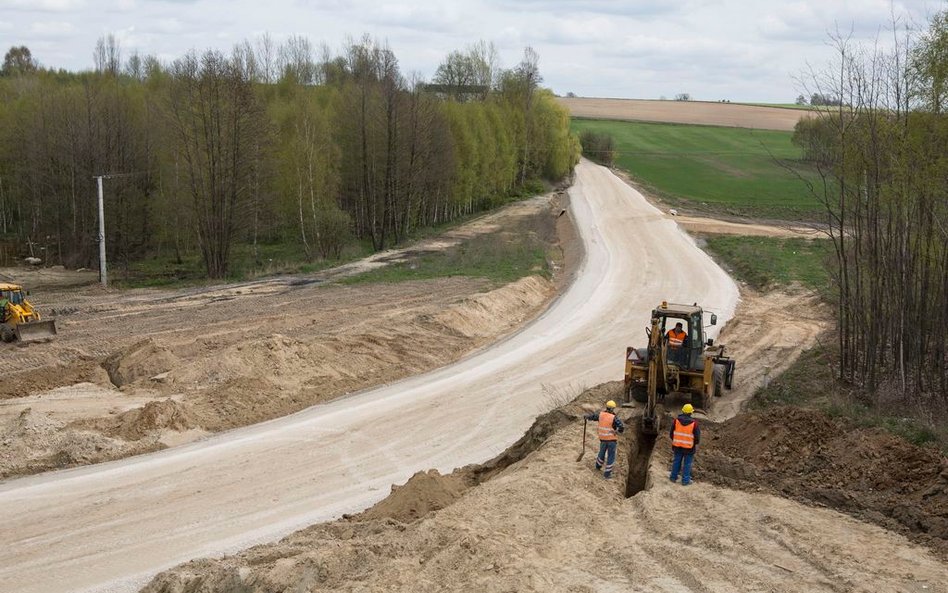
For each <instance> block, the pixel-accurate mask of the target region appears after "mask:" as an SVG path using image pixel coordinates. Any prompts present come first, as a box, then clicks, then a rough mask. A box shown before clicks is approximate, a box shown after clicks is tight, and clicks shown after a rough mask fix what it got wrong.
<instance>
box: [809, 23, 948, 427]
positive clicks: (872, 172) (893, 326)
mask: <svg viewBox="0 0 948 593" xmlns="http://www.w3.org/2000/svg"><path fill="white" fill-rule="evenodd" d="M893 29H897V27H893ZM894 37H895V39H896V43H895V48H894V49H893V50H891V51H888V52H883V51H881V50H879V49H878V48H863V47H856V46H854V45H853V44H851V43H850V42H849V41H848V40H846V39H844V38H837V39H835V42H836V49H837V57H838V62H837V63H836V64H835V65H834V67H833V68H832V69H831V70H830V71H828V72H827V73H825V74H822V75H816V76H814V78H813V79H812V84H813V85H814V86H816V87H817V90H818V91H819V92H820V93H821V94H822V95H823V96H832V97H836V98H838V99H839V105H838V106H837V108H836V109H833V110H828V111H823V112H820V116H819V117H818V118H816V119H805V120H802V121H801V122H800V124H799V125H798V126H797V130H796V132H795V135H794V142H796V143H797V144H799V145H800V146H801V147H802V148H803V149H804V152H805V154H806V155H807V158H809V159H810V160H812V161H813V162H814V163H815V164H816V165H817V166H818V167H819V170H820V172H821V174H822V179H823V184H822V186H821V187H814V188H813V189H814V191H815V192H816V193H817V195H818V196H819V197H820V198H821V200H822V202H823V204H824V205H825V207H826V212H827V214H828V221H829V224H830V226H829V232H830V236H831V238H832V240H833V244H834V246H835V253H836V263H837V266H836V273H835V280H836V285H837V289H838V296H839V300H838V307H839V308H838V317H839V331H838V339H839V342H838V345H839V351H840V357H841V358H840V375H841V377H842V378H843V379H845V380H847V381H848V382H850V383H853V384H855V385H858V386H860V387H863V388H865V389H866V391H867V392H868V393H870V394H873V395H874V397H875V401H877V402H880V401H881V402H885V401H886V400H889V401H893V400H894V401H899V402H913V403H916V404H917V405H918V406H919V408H920V409H922V410H928V413H929V414H930V413H932V412H931V410H938V409H942V410H943V409H944V404H945V403H948V348H946V345H948V306H946V303H948V114H946V108H948V92H946V91H948V12H943V13H941V14H940V15H938V16H936V17H934V18H933V19H932V20H931V22H930V23H929V24H928V27H927V29H926V30H925V31H923V32H922V34H921V35H920V36H918V37H917V38H915V37H911V36H909V35H908V34H907V33H906V34H905V35H902V34H898V33H897V34H895V35H894Z"/></svg>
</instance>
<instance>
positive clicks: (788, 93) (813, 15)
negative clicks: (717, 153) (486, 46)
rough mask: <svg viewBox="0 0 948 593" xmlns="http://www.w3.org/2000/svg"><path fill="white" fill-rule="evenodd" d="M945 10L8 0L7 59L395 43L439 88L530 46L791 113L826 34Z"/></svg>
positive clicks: (779, 0)
mask: <svg viewBox="0 0 948 593" xmlns="http://www.w3.org/2000/svg"><path fill="white" fill-rule="evenodd" d="M946 8H948V0H898V1H894V2H890V0H818V1H813V0H808V1H793V0H776V1H769V0H724V1H716V2H712V1H704V0H652V1H649V2H642V1H639V0H625V1H622V0H620V1H611V0H589V1H585V2H583V1H579V0H466V1H460V2H458V1H454V0H441V1H435V0H432V1H430V2H421V1H407V0H406V1H397V2H384V1H382V0H255V1H249V0H241V1H225V0H0V48H3V49H2V51H5V50H6V48H8V47H10V46H11V45H26V46H28V47H29V48H30V49H31V50H32V52H33V55H34V57H35V58H36V59H38V60H39V61H40V63H42V64H43V65H44V66H52V67H57V68H58V67H62V68H67V69H70V70H82V69H89V68H91V66H92V50H93V48H94V46H95V42H96V39H98V38H99V37H100V36H101V35H104V34H107V33H114V34H115V35H116V36H117V37H118V38H119V39H120V40H121V44H122V50H123V54H124V55H125V56H127V55H129V54H130V53H131V51H132V50H138V51H139V52H140V53H142V54H155V55H157V56H159V58H161V59H162V60H172V59H174V58H176V57H178V56H180V55H181V54H182V53H184V52H185V51H187V50H188V49H191V48H197V49H205V48H207V47H216V48H221V49H229V48H230V47H231V46H232V45H233V44H234V43H235V42H237V41H240V40H242V39H251V40H253V39H254V38H256V37H257V36H259V35H261V34H263V33H264V32H269V33H270V34H271V35H272V36H273V37H274V38H275V39H278V40H279V39H281V38H285V37H287V36H289V35H293V34H300V35H305V36H307V37H309V38H310V40H311V41H313V43H314V44H315V45H319V44H321V43H326V44H328V45H329V47H330V48H332V49H333V50H334V51H338V50H339V48H341V47H342V45H343V43H344V41H345V39H346V37H347V36H352V37H356V38H358V37H360V36H361V35H362V34H363V33H369V34H370V35H372V36H375V37H377V38H379V39H381V40H383V41H387V42H388V43H389V45H390V47H391V48H392V49H393V50H394V51H395V54H396V56H397V57H398V59H399V61H400V64H401V66H402V70H403V72H405V73H409V72H419V73H420V74H421V75H422V76H423V77H425V78H430V77H431V75H432V74H433V73H434V70H435V68H436V67H437V65H438V63H439V62H440V61H441V60H442V58H443V57H444V56H445V55H446V54H447V53H448V52H449V51H451V50H453V49H463V48H464V47H465V46H467V45H468V44H470V43H472V42H475V41H477V40H479V39H484V40H488V41H493V42H494V43H495V45H496V46H497V48H498V50H499V52H500V57H501V61H502V65H503V66H505V67H510V66H513V65H514V64H516V62H517V61H518V60H519V58H520V54H521V52H522V49H523V47H524V46H527V45H530V46H533V48H534V49H536V50H537V52H538V53H539V55H540V70H541V73H542V74H543V76H544V79H545V80H544V85H545V86H548V87H550V88H552V89H553V90H554V91H555V92H557V93H559V94H565V93H567V92H570V91H572V92H574V93H576V94H577V95H580V96H590V97H627V98H646V99H649V98H659V97H660V96H663V95H664V96H667V97H672V96H674V95H675V94H677V93H681V92H687V93H690V94H691V95H692V96H693V97H694V98H696V99H707V100H717V99H723V98H728V99H731V100H734V101H767V102H790V101H792V100H793V99H794V97H796V95H797V94H798V92H799V90H800V89H799V87H798V86H797V84H796V83H795V81H794V78H795V76H796V75H798V74H799V73H800V72H801V71H802V70H803V69H804V68H805V67H806V63H807V62H808V61H809V62H810V63H811V64H814V65H822V64H825V63H826V62H827V61H828V60H829V59H830V57H831V50H830V49H829V48H828V47H827V45H826V39H827V37H826V34H827V31H829V30H832V29H835V28H836V26H837V24H838V26H839V28H840V29H843V30H845V31H847V32H848V31H850V30H852V31H854V33H855V37H857V38H862V39H866V40H869V41H872V40H875V39H876V38H877V37H878V36H879V35H880V30H881V33H882V39H883V42H887V41H888V39H889V36H888V34H887V33H885V30H884V28H885V27H886V26H887V25H888V23H889V22H890V21H891V17H890V15H891V14H892V11H893V10H894V12H895V14H896V15H899V16H900V17H902V18H905V17H907V18H909V19H911V20H914V21H915V22H917V23H922V24H923V23H925V22H926V21H927V19H928V16H929V15H930V14H932V13H935V12H938V11H941V10H945V9H946Z"/></svg>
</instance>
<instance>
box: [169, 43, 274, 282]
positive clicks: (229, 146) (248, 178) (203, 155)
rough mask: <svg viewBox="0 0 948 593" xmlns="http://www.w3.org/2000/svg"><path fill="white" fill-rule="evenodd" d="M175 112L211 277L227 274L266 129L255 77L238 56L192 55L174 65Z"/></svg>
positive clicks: (172, 112)
mask: <svg viewBox="0 0 948 593" xmlns="http://www.w3.org/2000/svg"><path fill="white" fill-rule="evenodd" d="M171 75H172V81H171V87H170V93H169V103H168V114H169V119H170V122H171V124H172V126H173V128H174V131H175V135H176V140H177V151H178V152H179V153H180V155H181V159H182V162H183V165H184V172H185V176H186V178H187V184H188V187H189V190H190V194H191V199H192V206H193V208H194V212H195V221H196V224H197V234H198V238H199V240H200V246H201V252H202V254H203V256H204V263H205V267H206V269H207V274H208V276H209V277H211V278H222V277H224V276H226V275H227V272H228V266H229V263H230V248H231V244H232V241H233V238H234V235H235V233H236V231H237V229H238V227H239V225H240V224H241V223H242V222H243V221H242V220H241V213H242V212H243V209H242V206H243V205H244V203H245V201H246V199H247V196H248V195H249V193H250V188H251V184H252V181H253V169H254V165H255V163H256V158H255V154H254V152H255V147H257V146H259V143H260V139H261V137H262V136H263V135H264V133H265V126H264V125H263V121H262V109H261V107H260V105H259V103H258V100H257V97H256V95H255V94H254V91H253V87H252V83H251V80H250V79H248V78H247V76H246V71H245V70H244V69H243V68H241V66H240V64H239V61H238V60H237V59H235V58H233V57H232V58H227V57H225V56H224V55H222V54H221V53H219V52H216V51H207V52H205V53H204V54H203V55H202V56H200V57H198V56H197V55H196V54H195V53H193V52H192V53H190V54H188V55H187V56H185V57H184V58H181V59H179V60H177V61H175V63H174V64H173V65H172V67H171Z"/></svg>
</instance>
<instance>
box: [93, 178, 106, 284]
mask: <svg viewBox="0 0 948 593" xmlns="http://www.w3.org/2000/svg"><path fill="white" fill-rule="evenodd" d="M104 177H107V175H97V176H96V178H95V179H96V181H98V182H99V183H98V185H99V282H101V283H102V288H108V287H109V272H108V269H107V266H106V263H105V204H104V202H103V200H102V179H103V178H104Z"/></svg>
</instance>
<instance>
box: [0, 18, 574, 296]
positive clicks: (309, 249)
mask: <svg viewBox="0 0 948 593" xmlns="http://www.w3.org/2000/svg"><path fill="white" fill-rule="evenodd" d="M123 54H124V52H123V49H122V48H121V46H120V44H119V43H118V42H117V41H116V39H115V38H114V37H113V36H106V37H103V38H102V39H100V40H99V42H98V43H97V45H96V48H95V50H94V52H93V60H94V65H95V67H94V69H93V70H89V71H84V72H66V71H62V70H59V71H54V70H52V69H45V68H42V67H41V66H40V65H39V63H38V62H37V61H36V59H35V58H34V57H33V56H32V54H31V53H30V51H29V49H28V48H26V47H22V46H20V47H13V48H11V49H10V51H9V52H7V55H6V57H5V59H4V63H3V67H2V70H0V237H4V238H5V239H6V240H7V241H8V242H12V243H14V244H15V245H17V246H18V247H17V248H18V251H19V252H20V253H22V252H23V251H24V250H25V249H30V250H33V249H34V248H35V249H37V250H41V251H42V253H43V254H45V259H46V261H47V263H51V264H55V263H60V264H63V265H66V266H67V267H80V266H84V267H95V266H96V261H97V260H96V253H97V248H98V231H97V209H96V208H97V207H96V203H95V181H94V179H93V177H94V176H97V175H112V176H111V177H108V178H107V179H106V180H105V187H106V221H107V226H108V228H107V233H106V235H107V236H106V239H105V240H106V242H107V248H108V250H109V252H110V253H111V254H112V256H111V257H112V258H113V259H115V260H117V262H118V263H119V265H121V264H123V263H124V264H126V265H127V264H128V263H129V262H134V261H136V260H138V259H141V258H145V257H148V256H150V255H154V254H155V253H170V254H173V256H174V257H175V258H177V259H178V260H179V261H180V259H181V258H182V257H183V256H184V255H185V254H188V253H193V252H199V253H200V254H201V257H202V259H203V262H204V267H205V269H206V272H207V276H208V277H210V278H221V277H225V276H227V274H228V270H229V267H230V265H231V262H232V250H233V248H234V246H235V245H236V244H247V245H250V246H252V247H254V248H256V246H258V245H259V244H261V243H265V242H269V243H287V244H292V245H294V246H296V247H298V249H299V250H300V252H301V253H302V254H303V256H304V257H306V258H309V259H319V258H335V257H339V256H340V254H341V252H342V250H343V249H344V248H345V247H346V246H347V245H348V244H350V243H352V242H354V241H359V240H362V241H365V242H367V243H369V244H371V246H372V248H374V249H376V250H381V249H385V248H386V247H388V246H390V245H392V244H393V243H396V242H398V241H400V240H402V239H403V238H404V237H406V235H408V234H410V233H412V232H413V231H414V230H416V229H418V228H421V227H425V226H430V225H436V224H441V223H445V222H449V221H452V220H455V219H457V218H458V217H461V216H465V215H468V214H471V213H474V212H478V211H481V210H484V209H487V208H491V207H494V206H496V205H498V204H501V203H503V202H505V201H506V200H508V199H510V197H511V196H513V195H518V194H524V193H529V192H535V191H538V190H539V189H542V187H543V184H542V182H541V180H543V179H546V180H553V181H555V180H559V179H561V178H563V177H564V176H566V175H568V174H570V172H571V171H572V168H573V166H574V165H575V164H576V162H577V160H578V154H579V144H578V140H577V139H576V138H575V137H574V136H573V135H571V134H570V131H569V116H568V113H567V112H566V111H565V110H564V109H563V108H561V107H560V106H558V105H557V103H556V102H555V101H554V98H553V95H552V93H551V92H550V91H548V90H546V89H543V88H542V87H541V86H540V84H541V82H542V76H541V75H540V72H539V66H538V62H539V58H538V56H537V54H536V53H535V52H534V51H533V50H532V49H530V48H527V49H526V50H525V51H524V55H523V59H522V60H521V62H520V63H519V64H518V65H516V66H515V67H514V68H511V69H502V68H500V67H499V64H498V59H497V52H496V50H494V48H493V46H492V45H490V44H486V43H483V42H480V43H477V44H474V45H472V46H470V47H469V48H467V49H466V50H464V51H455V52H452V53H451V54H449V55H448V56H447V57H446V59H445V61H444V62H443V63H442V64H441V66H440V67H439V68H438V70H437V71H436V73H435V75H434V77H433V79H432V80H431V81H430V82H426V81H423V80H421V78H420V77H418V76H417V75H405V74H404V73H403V72H402V70H401V67H400V64H399V62H398V59H397V57H396V56H395V54H394V52H392V50H391V49H390V48H389V47H387V45H385V44H383V43H380V42H378V41H376V40H374V39H371V38H369V37H364V38H362V39H360V40H357V41H350V42H348V43H347V44H346V45H345V47H344V48H343V50H342V51H341V52H339V53H337V54H333V53H332V52H330V51H329V50H328V49H327V48H326V47H322V48H316V47H315V46H314V45H313V44H312V43H311V42H310V41H309V40H308V39H306V38H304V37H291V38H290V39H288V40H287V41H285V42H284V43H282V44H277V43H275V42H274V41H273V39H272V38H271V37H269V36H263V37H261V38H259V39H258V40H256V41H255V42H253V43H251V42H243V43H240V44H238V45H237V46H235V47H234V49H233V50H232V51H231V52H229V53H223V52H220V51H217V50H207V51H204V52H201V53H199V52H196V51H193V50H192V51H191V52H189V53H187V54H186V55H184V56H182V57H181V58H179V59H177V60H175V61H174V62H172V63H162V62H160V61H159V60H158V59H156V58H155V57H153V56H141V55H139V54H138V53H135V52H133V53H132V54H131V55H129V56H125V55H123Z"/></svg>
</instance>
